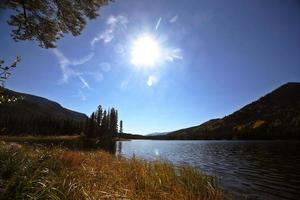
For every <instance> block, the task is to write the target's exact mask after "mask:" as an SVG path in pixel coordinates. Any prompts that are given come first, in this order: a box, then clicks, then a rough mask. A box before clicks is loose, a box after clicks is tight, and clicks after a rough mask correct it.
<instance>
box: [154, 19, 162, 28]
mask: <svg viewBox="0 0 300 200" xmlns="http://www.w3.org/2000/svg"><path fill="white" fill-rule="evenodd" d="M160 22H161V17H160V18H159V19H158V21H157V23H156V26H155V30H158V28H159V25H160Z"/></svg>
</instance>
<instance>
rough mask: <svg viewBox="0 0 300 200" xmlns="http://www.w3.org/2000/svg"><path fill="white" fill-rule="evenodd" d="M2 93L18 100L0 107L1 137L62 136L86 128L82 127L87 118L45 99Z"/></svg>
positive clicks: (10, 91)
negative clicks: (6, 134) (27, 135)
mask: <svg viewBox="0 0 300 200" xmlns="http://www.w3.org/2000/svg"><path fill="white" fill-rule="evenodd" d="M3 93H4V95H8V96H14V97H17V98H18V99H19V100H18V101H17V102H14V103H6V104H0V133H1V132H5V133H9V134H10V133H14V134H45V133H47V134H48V133H49V134H52V133H53V134H62V133H67V132H71V131H73V130H76V131H78V129H79V127H80V126H83V125H80V124H83V123H84V122H85V121H86V119H87V116H86V115H85V114H83V113H79V112H75V111H72V110H69V109H66V108H64V107H62V106H61V105H60V104H58V103H56V102H54V101H51V100H48V99H46V98H43V97H38V96H34V95H30V94H25V93H19V92H15V91H12V90H8V89H5V90H4V91H3ZM52 131H53V132H52ZM39 132H40V133H39ZM68 134H71V133H68Z"/></svg>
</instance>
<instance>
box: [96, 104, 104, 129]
mask: <svg viewBox="0 0 300 200" xmlns="http://www.w3.org/2000/svg"><path fill="white" fill-rule="evenodd" d="M102 117H103V110H102V106H101V105H99V106H98V110H97V124H98V125H99V126H101V122H102Z"/></svg>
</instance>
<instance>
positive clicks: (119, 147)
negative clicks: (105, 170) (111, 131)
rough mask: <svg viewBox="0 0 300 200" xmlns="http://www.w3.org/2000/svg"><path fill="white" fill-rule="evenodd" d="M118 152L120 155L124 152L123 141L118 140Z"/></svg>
mask: <svg viewBox="0 0 300 200" xmlns="http://www.w3.org/2000/svg"><path fill="white" fill-rule="evenodd" d="M117 143H118V144H117V152H118V155H121V154H122V142H121V141H118V142H117Z"/></svg>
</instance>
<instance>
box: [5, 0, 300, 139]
mask: <svg viewBox="0 0 300 200" xmlns="http://www.w3.org/2000/svg"><path fill="white" fill-rule="evenodd" d="M99 13H100V17H99V18H97V19H96V20H92V21H89V22H88V24H87V26H86V28H85V29H84V30H83V32H82V34H81V35H80V36H78V37H73V36H71V35H66V36H65V37H64V38H62V39H61V40H59V41H58V43H57V48H55V49H42V48H40V47H39V46H38V44H37V43H36V42H33V41H22V42H17V43H16V42H14V41H13V40H12V39H11V37H10V31H11V27H9V26H8V25H7V23H6V21H7V17H8V13H7V12H6V11H3V10H1V11H0V27H1V29H0V36H1V37H0V57H1V58H2V59H4V60H5V61H6V62H7V63H11V62H12V61H13V60H14V58H15V57H16V55H20V56H21V58H22V61H21V63H20V64H18V66H17V68H16V69H15V70H14V71H13V75H12V76H11V77H10V79H9V80H8V82H7V84H6V86H7V87H8V88H10V89H12V90H15V91H19V92H25V93H30V94H34V95H38V96H42V97H46V98H48V99H51V100H54V101H57V102H59V103H60V104H61V105H62V106H64V107H66V108H69V109H72V110H76V111H79V112H82V113H85V114H87V115H90V114H91V113H92V112H93V111H94V110H95V109H96V107H97V106H98V105H99V104H100V105H102V106H103V107H105V108H109V107H115V108H117V109H118V111H119V118H120V119H122V120H123V121H124V124H123V126H124V127H123V129H124V132H128V133H136V134H148V133H153V132H168V131H172V130H177V129H181V128H184V127H190V126H194V125H198V124H201V123H203V122H205V121H207V120H209V119H212V118H220V117H224V116H226V115H229V114H231V113H232V112H234V111H236V110H237V109H239V108H241V107H243V106H244V105H246V104H248V103H250V102H252V101H254V100H257V99H258V98H260V97H261V96H263V95H265V94H266V93H268V92H270V91H272V90H274V89H276V88H277V87H279V86H280V85H282V84H284V83H286V82H300V2H299V1H297V0H294V1H293V0H285V1H283V0H245V1H240V0H235V1H233V0H226V1H222V0H219V1H217V0H185V1H184V0H151V1H149V0H116V1H115V2H114V3H110V4H108V5H107V6H105V7H103V8H101V9H100V10H99Z"/></svg>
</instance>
